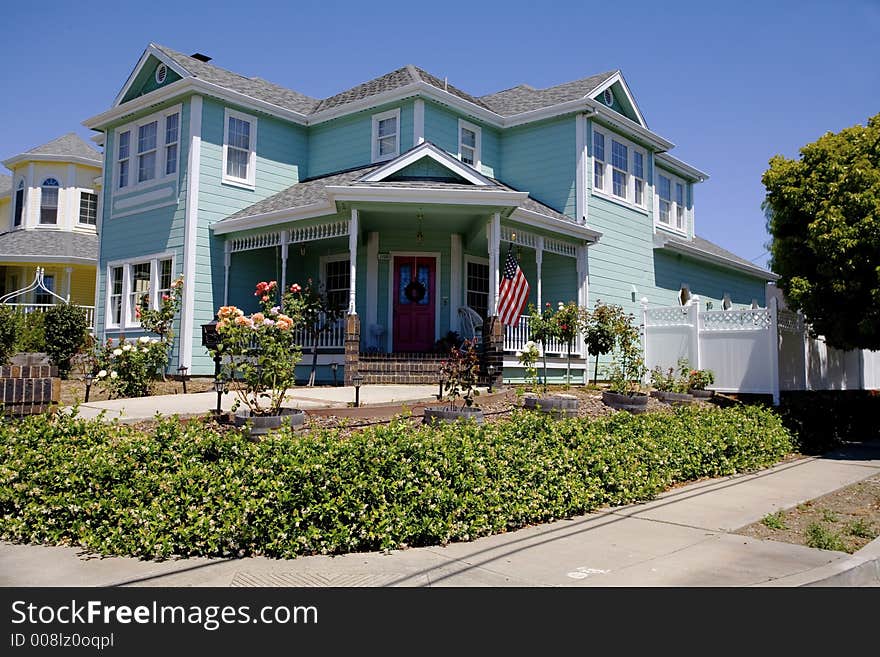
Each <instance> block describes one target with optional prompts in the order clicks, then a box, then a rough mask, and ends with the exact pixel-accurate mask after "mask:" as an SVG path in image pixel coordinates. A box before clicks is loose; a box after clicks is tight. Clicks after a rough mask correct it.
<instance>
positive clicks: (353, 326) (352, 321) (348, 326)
mask: <svg viewBox="0 0 880 657" xmlns="http://www.w3.org/2000/svg"><path fill="white" fill-rule="evenodd" d="M360 351H361V319H360V317H358V316H357V315H347V316H346V317H345V362H344V365H345V371H344V383H345V385H347V386H350V385H354V383H353V381H352V379H353V377H354V376H355V375H357V374H358V373H359V371H360V368H359V363H358V361H359V356H360ZM364 383H366V381H364Z"/></svg>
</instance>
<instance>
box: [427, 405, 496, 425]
mask: <svg viewBox="0 0 880 657" xmlns="http://www.w3.org/2000/svg"><path fill="white" fill-rule="evenodd" d="M484 419H485V418H484V417H483V409H482V408H476V407H474V406H465V407H463V408H454V409H453V408H448V407H446V406H429V407H428V408H426V409H425V415H424V417H423V418H422V423H423V424H438V423H440V422H455V421H456V420H473V421H474V422H476V423H477V424H483V420H484Z"/></svg>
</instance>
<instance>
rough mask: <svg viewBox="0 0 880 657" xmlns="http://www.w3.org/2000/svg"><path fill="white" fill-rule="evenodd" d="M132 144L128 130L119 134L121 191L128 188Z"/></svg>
mask: <svg viewBox="0 0 880 657" xmlns="http://www.w3.org/2000/svg"><path fill="white" fill-rule="evenodd" d="M130 143H131V132H129V131H128V130H126V131H125V132H120V133H119V148H118V153H119V154H118V155H117V158H116V159H117V168H118V169H119V182H118V186H119V189H122V188H123V187H126V186H128V169H129V148H130Z"/></svg>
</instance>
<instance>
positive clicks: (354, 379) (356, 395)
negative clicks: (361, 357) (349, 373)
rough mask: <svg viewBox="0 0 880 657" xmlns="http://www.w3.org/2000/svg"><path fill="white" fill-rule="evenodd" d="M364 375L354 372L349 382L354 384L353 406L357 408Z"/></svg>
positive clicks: (359, 402) (359, 403)
mask: <svg viewBox="0 0 880 657" xmlns="http://www.w3.org/2000/svg"><path fill="white" fill-rule="evenodd" d="M363 380H364V377H362V376H361V375H360V374H355V375H354V376H353V377H351V382H352V383H353V384H354V407H355V408H357V407H359V406H360V405H361V383H362V382H363Z"/></svg>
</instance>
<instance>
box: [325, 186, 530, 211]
mask: <svg viewBox="0 0 880 657" xmlns="http://www.w3.org/2000/svg"><path fill="white" fill-rule="evenodd" d="M324 189H326V190H327V192H328V193H329V194H330V195H331V196H332V197H333V198H334V199H335V200H336V201H378V202H382V201H387V202H389V203H395V202H398V203H399V202H403V203H413V202H420V203H426V204H430V203H437V204H441V205H444V204H448V203H454V204H456V205H489V206H505V207H517V206H518V205H519V204H520V203H522V202H523V201H525V200H526V198H528V196H529V195H528V193H526V192H511V191H508V190H500V189H499V190H498V191H494V190H485V191H481V190H478V189H475V190H467V189H436V188H430V187H423V188H412V187H367V186H363V187H359V186H357V185H328V186H327V187H325V188H324Z"/></svg>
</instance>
